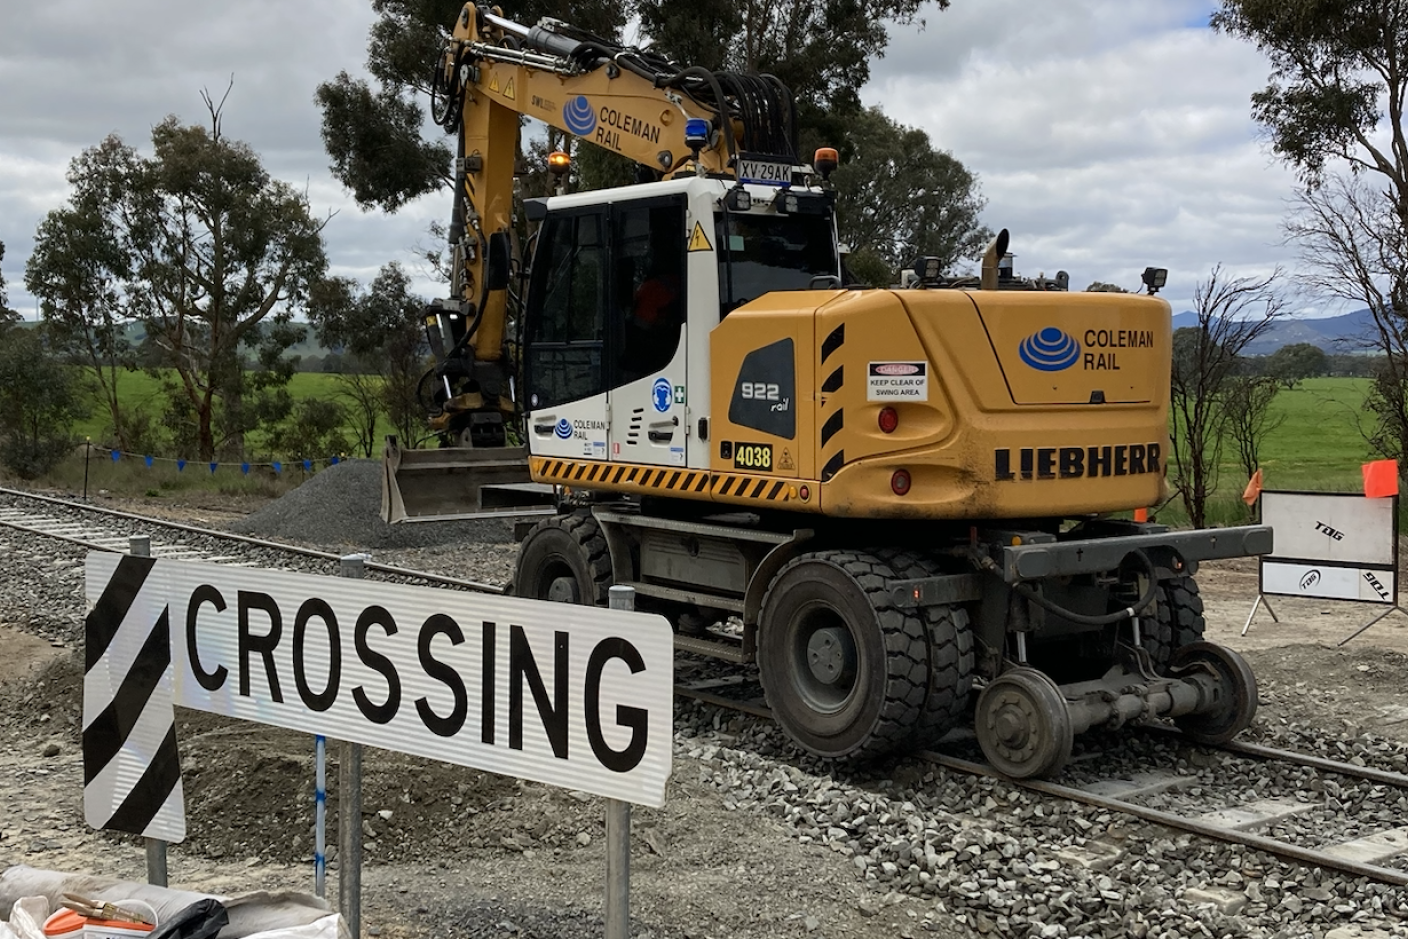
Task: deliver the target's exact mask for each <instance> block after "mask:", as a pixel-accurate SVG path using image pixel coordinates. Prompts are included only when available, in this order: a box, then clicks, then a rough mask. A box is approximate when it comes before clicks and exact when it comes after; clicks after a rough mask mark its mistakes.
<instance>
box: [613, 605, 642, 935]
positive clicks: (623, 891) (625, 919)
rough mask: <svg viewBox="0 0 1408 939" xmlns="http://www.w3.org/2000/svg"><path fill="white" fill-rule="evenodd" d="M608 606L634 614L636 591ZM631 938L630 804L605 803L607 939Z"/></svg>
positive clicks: (614, 800)
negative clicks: (630, 611) (632, 611)
mask: <svg viewBox="0 0 1408 939" xmlns="http://www.w3.org/2000/svg"><path fill="white" fill-rule="evenodd" d="M607 604H608V606H609V607H610V608H611V609H613V610H634V609H635V608H636V590H635V588H634V587H612V588H611V590H610V591H609V599H608V601H607ZM630 934H631V804H630V803H629V802H623V801H621V800H620V799H607V800H606V939H629V937H630Z"/></svg>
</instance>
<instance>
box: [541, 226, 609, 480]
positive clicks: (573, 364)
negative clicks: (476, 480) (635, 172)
mask: <svg viewBox="0 0 1408 939" xmlns="http://www.w3.org/2000/svg"><path fill="white" fill-rule="evenodd" d="M607 226H608V214H607V209H606V207H605V206H591V207H586V208H580V209H565V210H562V211H560V212H556V213H553V214H551V215H549V217H548V218H547V219H546V220H545V221H544V223H543V229H542V232H541V233H540V235H539V239H538V247H537V254H536V256H535V257H534V259H533V277H532V282H531V284H530V286H529V303H528V314H527V318H526V322H525V324H524V325H525V329H524V353H523V360H524V362H523V368H524V381H525V383H526V391H527V395H526V400H527V402H528V414H527V428H528V429H527V432H528V450H529V452H530V453H532V454H533V455H535V456H553V457H561V458H571V459H582V458H586V459H597V460H605V459H606V454H607V389H608V388H609V387H610V385H611V380H612V365H611V361H610V357H609V346H610V344H611V342H610V339H611V337H610V333H611V323H610V317H609V316H608V309H609V306H608V296H609V294H608V288H609V281H610V265H609V263H608V247H607V234H608V227H607Z"/></svg>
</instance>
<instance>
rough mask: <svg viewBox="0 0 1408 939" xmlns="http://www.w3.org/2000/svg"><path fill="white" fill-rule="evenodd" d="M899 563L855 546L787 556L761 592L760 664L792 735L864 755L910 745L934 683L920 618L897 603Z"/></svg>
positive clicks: (835, 751) (819, 750) (842, 753)
mask: <svg viewBox="0 0 1408 939" xmlns="http://www.w3.org/2000/svg"><path fill="white" fill-rule="evenodd" d="M895 577H896V575H895V572H894V569H893V568H892V567H891V566H890V565H889V564H887V563H885V561H884V560H882V559H881V558H880V557H878V556H876V555H874V554H869V553H865V552H859V551H817V552H813V553H809V554H804V555H802V556H800V557H798V558H795V559H793V560H792V561H790V562H789V563H788V564H787V565H786V566H785V567H783V568H782V570H780V571H779V572H778V574H777V576H776V578H775V579H774V580H773V582H772V584H771V585H770V586H769V587H768V591H767V595H766V596H765V597H764V599H763V607H762V614H761V616H760V623H759V637H758V667H759V670H760V671H761V675H762V682H763V689H764V690H765V691H766V692H767V699H768V704H769V705H770V706H771V707H772V710H773V713H774V714H775V715H776V716H777V719H778V721H779V722H780V723H781V724H782V726H783V729H785V730H786V731H787V732H788V733H789V734H790V735H791V736H792V738H793V739H794V740H796V741H797V742H798V743H800V744H801V745H802V746H804V747H806V748H807V749H808V750H810V751H811V752H813V753H815V754H817V755H819V756H825V757H845V758H849V759H855V760H862V759H868V758H872V757H877V756H882V755H884V754H886V753H890V752H892V751H894V750H895V749H897V748H899V747H900V746H901V745H903V744H905V743H907V742H908V741H909V740H910V738H911V737H912V735H913V734H914V731H915V728H916V727H917V726H918V724H919V720H920V716H921V714H922V713H923V711H924V703H925V696H926V694H927V692H928V688H929V649H928V642H927V640H926V637H925V626H924V621H923V620H922V619H921V618H920V617H919V616H918V615H917V614H916V613H915V612H914V611H911V610H901V609H898V608H896V607H895V606H894V605H893V603H892V602H891V599H890V594H889V590H888V585H889V583H890V582H891V581H893V580H894V579H895Z"/></svg>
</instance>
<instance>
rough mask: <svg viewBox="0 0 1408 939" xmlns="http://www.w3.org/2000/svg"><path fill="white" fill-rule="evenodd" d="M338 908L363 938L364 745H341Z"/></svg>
mask: <svg viewBox="0 0 1408 939" xmlns="http://www.w3.org/2000/svg"><path fill="white" fill-rule="evenodd" d="M366 561H367V559H366V556H365V555H362V554H348V555H345V556H344V557H343V558H342V571H341V574H342V576H343V577H352V578H356V579H359V580H360V579H361V578H363V577H365V576H366V573H367V567H366ZM337 774H338V810H337V829H338V837H337V908H338V909H339V910H340V911H341V912H342V918H343V919H345V920H346V921H347V931H348V932H349V933H350V934H351V936H352V939H361V936H362V745H361V744H359V743H347V742H346V741H344V742H343V743H342V745H341V759H340V760H339V761H338V768H337Z"/></svg>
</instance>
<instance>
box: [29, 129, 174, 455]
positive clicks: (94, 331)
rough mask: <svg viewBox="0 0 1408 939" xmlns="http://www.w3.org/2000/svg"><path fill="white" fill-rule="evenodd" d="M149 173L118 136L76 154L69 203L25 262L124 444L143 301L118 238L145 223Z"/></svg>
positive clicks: (50, 318)
mask: <svg viewBox="0 0 1408 939" xmlns="http://www.w3.org/2000/svg"><path fill="white" fill-rule="evenodd" d="M142 172H143V170H142V166H141V159H140V157H138V155H137V151H136V150H135V149H133V148H132V147H129V146H127V145H126V144H124V143H123V142H122V141H121V140H120V139H119V138H118V137H116V136H110V137H108V138H107V139H106V140H104V141H103V142H102V143H100V144H99V145H98V146H96V147H92V148H89V149H87V150H85V151H83V153H82V154H80V155H79V156H77V157H75V158H74V159H73V160H72V161H71V162H70V163H69V169H68V177H67V178H68V182H69V185H70V186H71V187H72V193H71V194H70V196H69V200H68V205H67V206H65V207H63V208H58V209H54V210H53V211H51V212H50V213H49V214H48V215H47V216H45V218H44V220H43V221H42V222H40V223H39V230H38V232H37V233H36V234H35V237H34V251H33V253H32V254H31V255H30V257H29V264H28V265H27V266H26V268H25V286H26V287H28V288H29V290H30V292H31V293H33V294H34V295H35V296H36V297H38V298H39V300H40V311H41V313H42V315H43V317H44V321H45V322H46V323H47V324H48V326H49V335H50V337H51V338H52V340H53V342H54V343H55V344H56V345H57V346H58V348H60V349H62V350H63V351H64V352H66V353H68V354H69V355H71V356H73V357H74V358H75V359H77V360H78V361H82V362H84V363H85V364H86V365H87V367H88V369H89V370H90V371H91V372H92V374H93V377H94V378H95V379H96V380H97V383H98V388H99V389H100V390H101V392H102V395H103V399H104V400H105V401H106V403H107V408H108V417H109V419H110V420H111V421H112V428H113V436H114V438H115V442H116V445H117V448H118V449H120V450H131V449H132V447H133V445H134V441H133V440H132V435H131V433H130V432H129V427H128V419H127V418H128V416H127V415H126V414H124V413H123V410H122V398H121V395H120V394H119V392H118V385H119V380H120V378H121V376H122V374H123V373H124V372H125V371H131V370H134V369H136V367H137V356H136V350H135V349H133V348H132V344H131V343H130V342H129V341H128V339H127V332H126V329H125V326H126V324H127V322H129V321H130V320H132V319H133V318H134V317H135V316H136V315H137V313H136V312H135V310H134V309H133V305H134V304H137V303H140V302H141V301H140V298H139V296H138V295H136V294H134V293H131V292H129V291H128V285H129V284H130V283H131V282H132V281H133V280H134V278H135V276H136V274H135V270H134V267H135V263H136V256H135V254H134V253H132V252H131V251H130V250H127V248H126V246H124V244H123V243H122V242H121V241H119V240H117V239H114V238H113V237H111V236H112V233H113V232H114V231H116V230H120V229H122V228H125V227H127V226H130V225H134V224H142V223H141V222H139V221H138V219H139V218H141V217H142V216H143V215H144V214H148V213H149V212H150V211H151V209H152V205H151V202H150V192H149V191H148V190H146V189H144V188H143V187H138V186H133V185H132V183H133V181H134V180H136V179H138V178H139V177H140V176H141V175H142ZM136 420H137V421H138V422H140V420H141V419H140V418H136Z"/></svg>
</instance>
